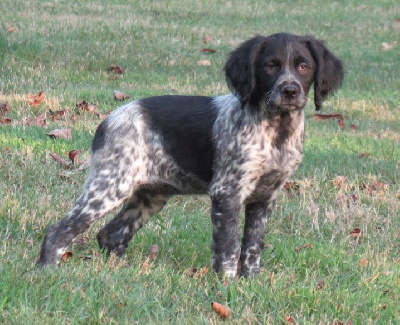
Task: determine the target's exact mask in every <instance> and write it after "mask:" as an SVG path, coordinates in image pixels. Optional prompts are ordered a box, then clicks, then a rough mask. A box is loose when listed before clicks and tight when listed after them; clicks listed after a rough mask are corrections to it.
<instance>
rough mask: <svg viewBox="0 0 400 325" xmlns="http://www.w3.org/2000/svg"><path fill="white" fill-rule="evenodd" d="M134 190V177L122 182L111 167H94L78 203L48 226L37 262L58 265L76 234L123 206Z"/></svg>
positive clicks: (126, 178)
mask: <svg viewBox="0 0 400 325" xmlns="http://www.w3.org/2000/svg"><path fill="white" fill-rule="evenodd" d="M116 170H121V169H118V168H116ZM132 190H133V178H132V177H125V178H124V179H123V181H122V180H121V179H120V178H119V177H118V175H110V172H109V170H108V171H107V170H106V171H104V170H103V171H102V170H99V171H98V172H97V171H96V169H95V168H92V173H91V175H90V176H89V178H88V180H87V181H86V184H85V187H84V191H83V193H82V195H81V196H80V197H79V199H78V200H77V202H76V203H75V206H74V207H73V208H72V209H71V210H70V211H69V212H68V213H67V214H66V216H65V217H64V218H62V219H61V220H59V221H58V222H56V223H54V224H53V225H51V226H50V227H49V228H48V230H47V232H46V235H45V237H44V240H43V244H42V248H41V252H40V257H39V260H38V262H37V264H38V265H47V264H58V263H59V261H60V258H61V257H62V256H63V254H64V253H65V252H66V250H67V248H68V247H69V246H70V245H71V244H72V243H73V242H74V240H75V239H76V237H77V236H78V235H80V234H81V233H83V232H84V231H86V230H87V229H88V228H89V226H90V225H91V224H92V223H93V222H94V221H95V220H97V219H99V218H101V217H103V216H104V215H105V214H106V213H108V212H110V211H111V210H113V209H114V208H116V207H118V206H119V205H121V204H122V203H123V202H124V201H125V200H126V199H127V198H129V197H130V196H131V193H132Z"/></svg>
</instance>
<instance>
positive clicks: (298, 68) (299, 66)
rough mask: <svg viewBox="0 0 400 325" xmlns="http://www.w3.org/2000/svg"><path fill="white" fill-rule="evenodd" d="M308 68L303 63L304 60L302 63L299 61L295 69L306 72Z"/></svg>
mask: <svg viewBox="0 0 400 325" xmlns="http://www.w3.org/2000/svg"><path fill="white" fill-rule="evenodd" d="M308 69H309V67H308V65H307V64H305V63H304V62H303V63H300V64H299V65H298V67H297V70H298V71H299V72H300V73H304V72H307V71H308Z"/></svg>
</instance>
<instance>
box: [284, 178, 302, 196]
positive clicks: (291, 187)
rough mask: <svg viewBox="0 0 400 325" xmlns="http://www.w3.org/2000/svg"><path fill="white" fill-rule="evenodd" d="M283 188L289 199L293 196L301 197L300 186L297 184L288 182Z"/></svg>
mask: <svg viewBox="0 0 400 325" xmlns="http://www.w3.org/2000/svg"><path fill="white" fill-rule="evenodd" d="M283 188H284V189H285V191H286V193H287V194H288V196H289V197H292V196H293V194H296V195H300V185H299V184H297V183H296V182H292V181H289V182H286V183H285V185H284V186H283Z"/></svg>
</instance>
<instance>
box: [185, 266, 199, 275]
mask: <svg viewBox="0 0 400 325" xmlns="http://www.w3.org/2000/svg"><path fill="white" fill-rule="evenodd" d="M196 273H197V269H196V268H195V267H193V268H191V269H190V270H187V271H186V272H185V275H186V276H188V277H189V278H193V277H194V276H195V274H196Z"/></svg>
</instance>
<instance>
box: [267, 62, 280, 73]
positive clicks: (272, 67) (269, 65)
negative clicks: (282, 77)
mask: <svg viewBox="0 0 400 325" xmlns="http://www.w3.org/2000/svg"><path fill="white" fill-rule="evenodd" d="M277 68H278V65H277V64H276V63H274V62H268V63H267V64H266V65H265V70H267V72H274V71H275V70H276V69H277Z"/></svg>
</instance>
